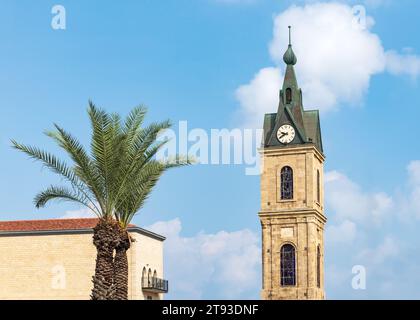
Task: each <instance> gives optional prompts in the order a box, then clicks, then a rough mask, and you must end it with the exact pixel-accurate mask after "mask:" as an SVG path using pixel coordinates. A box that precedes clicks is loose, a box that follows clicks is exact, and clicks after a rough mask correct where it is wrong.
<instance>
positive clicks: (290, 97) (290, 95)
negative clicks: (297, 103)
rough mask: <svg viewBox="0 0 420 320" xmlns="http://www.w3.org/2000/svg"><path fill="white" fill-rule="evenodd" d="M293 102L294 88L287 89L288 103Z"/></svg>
mask: <svg viewBox="0 0 420 320" xmlns="http://www.w3.org/2000/svg"><path fill="white" fill-rule="evenodd" d="M290 102H292V89H290V88H287V89H286V103H290Z"/></svg>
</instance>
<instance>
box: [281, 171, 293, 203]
mask: <svg viewBox="0 0 420 320" xmlns="http://www.w3.org/2000/svg"><path fill="white" fill-rule="evenodd" d="M280 197H281V199H282V200H288V199H293V170H292V168H290V167H288V166H286V167H283V168H282V169H281V172H280Z"/></svg>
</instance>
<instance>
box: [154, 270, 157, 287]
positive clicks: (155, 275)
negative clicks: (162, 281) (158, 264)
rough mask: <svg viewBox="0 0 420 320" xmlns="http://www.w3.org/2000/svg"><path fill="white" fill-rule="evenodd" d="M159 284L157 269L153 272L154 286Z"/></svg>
mask: <svg viewBox="0 0 420 320" xmlns="http://www.w3.org/2000/svg"><path fill="white" fill-rule="evenodd" d="M156 285H157V272H156V270H155V271H154V272H153V286H156Z"/></svg>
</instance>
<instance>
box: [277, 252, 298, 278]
mask: <svg viewBox="0 0 420 320" xmlns="http://www.w3.org/2000/svg"><path fill="white" fill-rule="evenodd" d="M280 282H281V285H282V286H295V285H296V259H295V247H294V246H292V245H291V244H285V245H284V246H282V247H281V249H280Z"/></svg>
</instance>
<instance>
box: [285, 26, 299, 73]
mask: <svg viewBox="0 0 420 320" xmlns="http://www.w3.org/2000/svg"><path fill="white" fill-rule="evenodd" d="M291 29H292V27H291V26H289V47H288V48H287V51H286V53H285V54H284V56H283V60H284V62H285V63H286V64H287V65H292V66H293V65H295V64H296V62H297V58H296V56H295V53H294V52H293V49H292V32H291Z"/></svg>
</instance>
